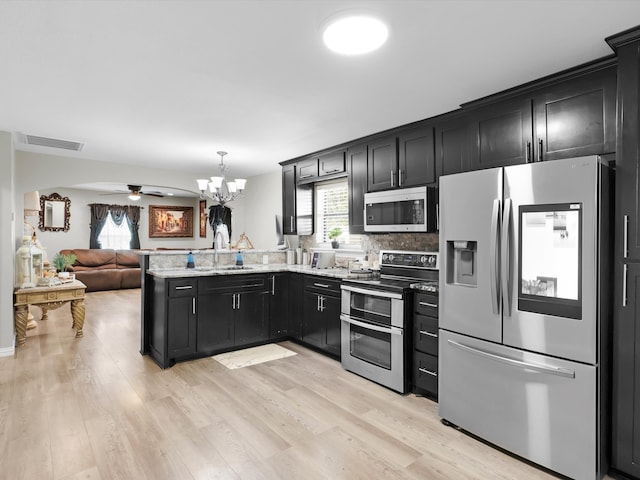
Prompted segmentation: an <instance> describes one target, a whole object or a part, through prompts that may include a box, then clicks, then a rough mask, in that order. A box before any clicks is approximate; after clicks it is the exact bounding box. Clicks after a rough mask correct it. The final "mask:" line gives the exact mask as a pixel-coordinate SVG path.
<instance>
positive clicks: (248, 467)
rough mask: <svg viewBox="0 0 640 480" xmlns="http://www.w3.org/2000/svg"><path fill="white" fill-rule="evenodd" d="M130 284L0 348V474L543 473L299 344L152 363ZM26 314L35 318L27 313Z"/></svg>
mask: <svg viewBox="0 0 640 480" xmlns="http://www.w3.org/2000/svg"><path fill="white" fill-rule="evenodd" d="M139 304H140V290H120V291H113V292H96V293H89V294H88V295H87V314H86V322H85V326H84V335H85V336H84V338H80V339H76V338H74V335H73V331H72V330H71V315H70V313H69V309H68V307H67V306H65V307H62V308H60V309H57V310H53V311H50V314H49V320H48V321H45V322H42V321H39V320H38V322H37V323H38V327H37V328H36V329H35V330H30V331H29V332H28V334H27V343H26V345H25V346H24V347H20V348H18V349H17V352H16V355H15V357H9V358H0V452H1V453H0V455H1V456H0V460H1V461H0V477H2V478H7V479H12V480H17V479H29V480H31V479H38V480H44V479H56V480H61V479H65V480H71V479H76V480H78V479H93V480H95V479H103V480H105V479H180V480H182V479H312V480H313V479H349V480H352V479H368V480H370V479H379V478H385V479H414V480H415V479H502V480H507V479H509V480H511V479H553V478H556V477H555V476H553V475H551V474H549V473H548V472H544V471H542V470H539V469H537V468H535V467H533V466H531V465H528V464H527V463H524V462H522V461H519V460H518V459H516V458H513V457H511V456H509V455H506V454H504V453H501V452H500V451H498V450H496V449H494V448H491V447H490V446H488V445H486V444H484V443H482V442H479V441H477V440H475V439H473V438H471V437H469V436H467V435H465V434H463V433H461V432H459V431H457V430H455V429H453V428H450V427H446V426H444V425H442V424H441V423H440V420H439V417H438V415H437V405H436V404H435V403H434V402H432V401H431V400H428V399H426V398H422V397H417V396H415V395H406V396H402V395H399V394H397V393H394V392H392V391H390V390H387V389H385V388H383V387H380V386H378V385H376V384H374V383H372V382H369V381H367V380H364V379H362V378H360V377H358V376H356V375H353V374H351V373H349V372H346V371H344V370H342V368H341V367H340V363H339V362H337V361H335V360H332V359H329V358H327V357H325V356H323V355H320V354H318V353H315V352H313V351H311V350H308V349H306V348H304V347H301V346H299V345H297V344H295V343H292V342H284V343H282V345H283V346H285V347H286V348H289V349H291V350H294V351H295V352H297V353H298V355H295V356H291V357H288V358H283V359H280V360H274V361H271V362H267V363H263V364H260V365H255V366H250V367H245V368H240V369H236V370H228V369H227V368H226V367H224V366H222V365H221V364H219V363H218V362H216V361H215V360H213V359H211V358H206V359H201V360H196V361H191V362H186V363H182V364H179V365H176V366H174V367H172V368H170V369H167V370H161V369H160V368H158V367H157V366H156V364H155V363H153V362H152V361H151V360H150V359H149V358H148V357H145V356H141V355H140V354H139V349H140V305H139ZM34 310H36V311H35V312H34V314H35V316H36V318H39V310H37V309H34Z"/></svg>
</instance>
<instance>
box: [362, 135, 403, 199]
mask: <svg viewBox="0 0 640 480" xmlns="http://www.w3.org/2000/svg"><path fill="white" fill-rule="evenodd" d="M367 174H368V181H367V189H368V191H369V192H373V191H376V190H386V189H389V188H395V187H397V186H398V178H397V176H398V148H397V141H396V137H395V135H392V136H387V137H381V138H378V139H375V140H372V141H371V142H369V156H368V158H367Z"/></svg>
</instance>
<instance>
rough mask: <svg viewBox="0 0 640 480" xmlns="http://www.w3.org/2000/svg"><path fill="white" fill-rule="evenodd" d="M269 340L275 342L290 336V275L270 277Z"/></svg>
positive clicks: (281, 274)
mask: <svg viewBox="0 0 640 480" xmlns="http://www.w3.org/2000/svg"><path fill="white" fill-rule="evenodd" d="M268 281H269V295H270V297H269V338H270V339H272V340H274V339H278V338H284V337H286V336H288V335H289V318H290V310H291V305H290V302H289V298H290V296H289V274H288V273H272V274H270V275H269V278H268Z"/></svg>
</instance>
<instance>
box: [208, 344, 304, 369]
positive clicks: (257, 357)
mask: <svg viewBox="0 0 640 480" xmlns="http://www.w3.org/2000/svg"><path fill="white" fill-rule="evenodd" d="M292 355H297V354H296V352H292V351H291V350H289V349H288V348H284V347H281V346H280V345H276V344H275V343H270V344H268V345H260V346H259V347H251V348H245V349H244V350H237V351H235V352H229V353H221V354H220V355H214V356H213V359H214V360H216V361H218V362H220V363H221V364H222V365H224V366H225V367H227V368H228V369H231V370H233V369H236V368H242V367H249V366H251V365H257V364H259V363H264V362H270V361H271V360H278V359H280V358H286V357H290V356H292Z"/></svg>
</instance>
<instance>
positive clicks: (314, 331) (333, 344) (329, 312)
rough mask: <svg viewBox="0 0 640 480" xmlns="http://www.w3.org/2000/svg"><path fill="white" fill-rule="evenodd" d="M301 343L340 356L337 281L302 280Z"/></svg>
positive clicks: (338, 289) (338, 290) (310, 278)
mask: <svg viewBox="0 0 640 480" xmlns="http://www.w3.org/2000/svg"><path fill="white" fill-rule="evenodd" d="M303 284H304V293H303V315H302V318H303V321H302V341H303V342H304V343H306V344H309V345H311V346H314V347H316V348H318V349H320V350H322V351H324V352H326V353H328V354H330V355H333V356H336V357H339V356H340V281H336V280H329V279H327V278H326V277H315V276H310V275H307V276H305V277H304V280H303Z"/></svg>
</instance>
